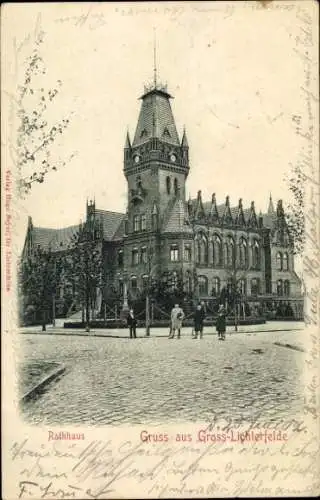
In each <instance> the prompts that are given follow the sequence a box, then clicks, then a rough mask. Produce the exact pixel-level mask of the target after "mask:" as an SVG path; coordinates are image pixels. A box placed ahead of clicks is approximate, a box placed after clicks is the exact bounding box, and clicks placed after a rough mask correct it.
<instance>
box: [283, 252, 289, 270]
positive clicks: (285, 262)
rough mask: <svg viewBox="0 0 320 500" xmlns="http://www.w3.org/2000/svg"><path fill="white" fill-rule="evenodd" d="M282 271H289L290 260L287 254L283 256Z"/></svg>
mask: <svg viewBox="0 0 320 500" xmlns="http://www.w3.org/2000/svg"><path fill="white" fill-rule="evenodd" d="M282 269H283V271H288V269H289V258H288V254H287V252H285V253H284V254H283V261H282Z"/></svg>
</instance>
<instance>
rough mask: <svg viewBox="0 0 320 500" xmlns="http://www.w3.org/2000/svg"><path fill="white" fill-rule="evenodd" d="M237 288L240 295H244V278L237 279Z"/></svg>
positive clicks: (245, 288)
mask: <svg viewBox="0 0 320 500" xmlns="http://www.w3.org/2000/svg"><path fill="white" fill-rule="evenodd" d="M237 285H238V286H237V288H238V292H239V293H240V294H241V295H246V293H247V286H246V285H247V284H246V280H245V279H243V278H242V279H240V280H239V281H238V284H237Z"/></svg>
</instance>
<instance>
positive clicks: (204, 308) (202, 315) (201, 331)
mask: <svg viewBox="0 0 320 500" xmlns="http://www.w3.org/2000/svg"><path fill="white" fill-rule="evenodd" d="M200 305H201V325H200V327H201V329H200V338H201V339H202V336H203V327H204V319H205V317H206V307H205V304H204V302H203V301H201V302H200Z"/></svg>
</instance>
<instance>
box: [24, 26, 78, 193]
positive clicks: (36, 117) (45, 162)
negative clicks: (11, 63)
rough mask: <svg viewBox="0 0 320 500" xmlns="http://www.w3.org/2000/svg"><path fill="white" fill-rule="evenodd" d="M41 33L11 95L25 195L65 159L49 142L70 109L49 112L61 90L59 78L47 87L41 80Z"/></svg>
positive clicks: (61, 129)
mask: <svg viewBox="0 0 320 500" xmlns="http://www.w3.org/2000/svg"><path fill="white" fill-rule="evenodd" d="M43 43H44V33H43V32H42V31H39V33H38V34H37V37H36V39H35V42H34V48H33V51H32V54H31V55H29V56H28V57H27V58H26V61H25V66H26V69H25V73H24V80H23V82H22V83H21V84H20V85H18V96H17V98H16V99H15V104H16V107H17V116H18V130H17V147H16V149H14V156H15V163H16V166H17V173H18V190H19V193H20V195H22V196H23V195H26V194H28V193H29V191H30V190H31V187H32V184H33V183H35V182H38V183H42V182H43V181H44V178H45V176H46V175H47V174H48V173H49V172H50V171H54V170H57V169H58V168H59V167H61V166H64V165H66V163H67V161H70V160H71V158H72V157H73V156H74V154H72V155H71V156H70V158H68V160H62V159H61V158H59V157H58V158H56V157H54V155H53V148H52V146H53V144H54V143H55V142H56V141H57V139H58V137H59V136H60V135H61V134H62V133H63V132H64V130H65V129H66V128H67V127H68V126H69V123H70V115H71V113H70V114H69V115H68V116H66V117H64V118H62V119H55V118H50V113H49V111H51V116H53V117H54V113H52V110H53V106H54V101H55V99H56V96H57V95H58V93H59V92H60V90H61V87H62V82H61V80H57V81H56V83H55V84H54V85H53V86H52V87H50V88H47V87H46V84H45V83H44V82H43V79H44V75H46V73H47V69H46V66H45V63H44V59H43V57H42V55H41V45H42V44H43Z"/></svg>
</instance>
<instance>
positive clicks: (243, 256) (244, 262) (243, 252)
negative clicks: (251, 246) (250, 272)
mask: <svg viewBox="0 0 320 500" xmlns="http://www.w3.org/2000/svg"><path fill="white" fill-rule="evenodd" d="M239 266H240V268H241V269H246V268H247V266H248V252H247V242H246V240H245V239H244V238H240V241H239Z"/></svg>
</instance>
